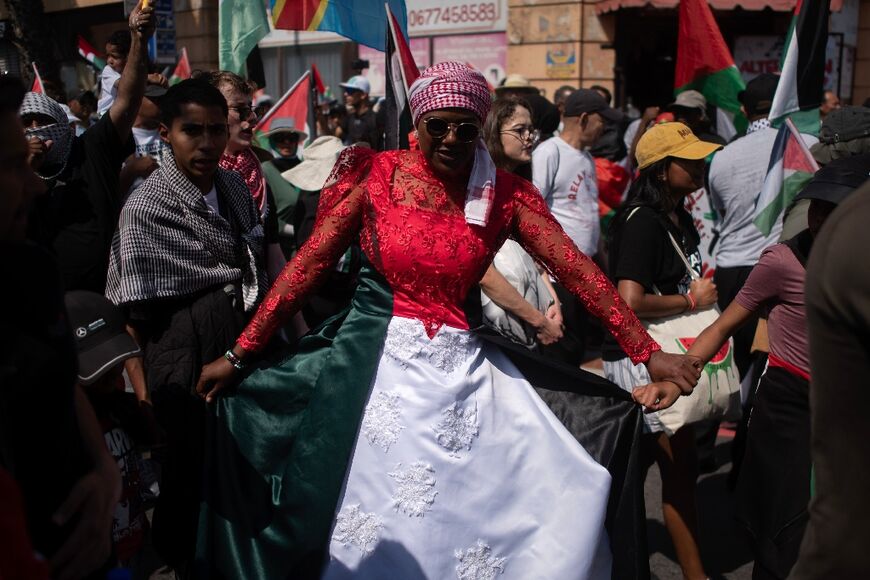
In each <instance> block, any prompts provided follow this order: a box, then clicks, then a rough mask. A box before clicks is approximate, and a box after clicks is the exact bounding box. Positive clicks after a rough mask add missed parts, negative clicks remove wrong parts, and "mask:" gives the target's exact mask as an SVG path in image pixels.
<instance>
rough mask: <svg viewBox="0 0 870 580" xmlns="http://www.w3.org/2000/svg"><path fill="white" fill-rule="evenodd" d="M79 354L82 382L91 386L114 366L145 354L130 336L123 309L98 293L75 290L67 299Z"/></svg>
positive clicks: (65, 300) (67, 294)
mask: <svg viewBox="0 0 870 580" xmlns="http://www.w3.org/2000/svg"><path fill="white" fill-rule="evenodd" d="M64 302H65V303H66V311H67V315H68V316H69V321H70V326H72V329H73V335H74V336H75V338H76V347H77V348H78V351H79V381H80V382H81V383H82V384H85V385H87V384H90V383H93V382H94V381H96V380H97V379H99V378H100V377H101V376H103V375H104V374H105V373H106V372H107V371H109V370H110V369H111V368H112V367H114V366H115V365H117V364H119V363H120V362H122V361H125V360H127V359H128V358H131V357H134V356H139V355H141V354H142V351H141V350H140V349H139V347H138V346H137V345H136V342H135V341H134V340H133V339H132V337H130V335H129V334H127V330H126V328H125V320H124V315H123V313H122V312H121V310H120V309H119V308H118V307H117V306H115V305H114V304H112V303H111V302H109V301H108V300H107V299H106V298H105V297H104V296H101V295H100V294H97V293H96V292H87V291H85V290H74V291H72V292H67V293H66V295H65V296H64Z"/></svg>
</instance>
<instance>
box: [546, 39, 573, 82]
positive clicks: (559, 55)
mask: <svg viewBox="0 0 870 580" xmlns="http://www.w3.org/2000/svg"><path fill="white" fill-rule="evenodd" d="M578 76H579V73H578V72H577V51H576V49H575V45H574V44H573V43H567V42H566V43H564V44H553V45H550V46H548V47H547V78H549V79H576V78H577V77H578Z"/></svg>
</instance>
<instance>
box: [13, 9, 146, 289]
mask: <svg viewBox="0 0 870 580" xmlns="http://www.w3.org/2000/svg"><path fill="white" fill-rule="evenodd" d="M154 24H155V17H154V11H153V8H142V7H137V8H136V9H134V10H133V11H132V12H131V14H130V19H129V28H130V35H131V37H132V41H131V45H130V52H129V54H128V55H127V59H126V62H125V65H124V72H123V74H122V75H121V78H120V80H119V81H118V95H117V97H116V98H115V100H114V102H113V104H112V106H111V108H110V109H109V110H108V113H107V114H105V115H103V117H102V118H101V119H100V120H99V121H98V122H97V123H96V124H94V125H93V126H92V127H90V128H89V129H88V130H87V131H85V132H84V134H83V135H82V136H81V137H75V136H74V135H73V132H72V130H71V129H70V125H69V121H68V119H67V115H66V114H65V113H64V112H63V110H62V109H61V108H60V105H58V103H57V102H55V101H54V100H53V99H51V98H49V97H47V96H46V95H44V94H38V93H33V92H30V93H28V94H27V96H26V97H25V99H24V104H23V105H22V107H21V120H22V122H23V123H24V127H25V131H26V135H27V137H28V139H29V141H30V147H31V156H30V164H31V166H32V167H33V168H34V170H35V171H36V172H37V174H38V175H39V176H40V177H41V178H42V179H43V180H44V181H45V182H46V185H47V186H48V191H49V195H44V196H42V197H41V198H39V199H38V200H37V202H36V206H35V208H34V216H33V220H32V225H31V228H30V238H31V239H33V240H34V241H36V242H38V243H40V244H41V245H43V246H45V247H48V248H50V249H51V250H53V252H54V254H55V256H56V257H57V261H58V264H59V266H60V269H61V273H62V276H63V282H64V286H65V289H66V290H92V291H94V292H103V290H104V289H105V287H106V270H107V268H108V262H109V249H110V246H111V241H112V234H113V233H114V229H115V225H116V224H117V222H118V216H119V215H120V212H121V191H120V187H119V183H118V176H119V174H120V171H121V165H122V163H123V162H124V159H126V158H127V156H128V155H129V154H130V153H132V152H133V139H132V128H133V123H134V122H135V119H136V112H137V111H138V110H139V106H140V105H141V103H142V98H143V96H144V94H145V84H146V77H147V73H148V47H147V44H148V38H150V36H151V35H152V34H153V32H154Z"/></svg>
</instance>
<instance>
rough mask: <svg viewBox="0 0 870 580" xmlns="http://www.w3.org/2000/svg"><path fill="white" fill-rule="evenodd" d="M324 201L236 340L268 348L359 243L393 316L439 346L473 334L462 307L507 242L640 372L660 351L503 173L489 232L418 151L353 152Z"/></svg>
mask: <svg viewBox="0 0 870 580" xmlns="http://www.w3.org/2000/svg"><path fill="white" fill-rule="evenodd" d="M331 181H334V183H332V184H331V185H329V186H328V187H327V188H325V189H324V190H323V192H322V194H321V198H320V205H319V206H318V212H317V222H316V223H315V226H314V230H313V233H312V235H311V237H310V239H309V240H308V241H307V242H306V243H305V244H304V245H303V246H302V248H301V249H300V250H299V253H298V255H297V256H296V257H295V258H294V259H293V260H291V261H290V262H289V263H288V264H287V266H286V267H285V269H284V271H283V272H282V273H281V275H280V276H279V278H278V280H277V281H276V282H275V284H274V285H273V287H272V289H271V290H270V291H269V293H268V295H267V296H266V298H265V300H264V301H263V304H262V305H261V306H260V308H259V310H258V311H257V313H256V315H255V316H254V318H253V319H252V320H251V322H250V324H248V326H247V328H245V330H244V332H243V333H242V335H241V336H240V338H239V345H240V346H241V347H242V348H244V349H245V350H247V351H257V350H260V349H261V348H262V347H263V346H265V344H266V342H267V341H268V340H269V338H270V337H271V335H272V334H273V333H274V332H275V330H276V329H277V328H278V327H279V326H281V324H283V322H284V321H286V320H287V319H288V318H289V317H290V316H291V315H292V314H293V313H295V312H296V310H298V309H299V308H300V307H301V305H302V303H303V301H304V300H305V297H306V296H307V295H308V294H309V293H310V292H311V291H312V290H314V289H315V288H316V286H317V285H318V284H319V283H320V282H321V281H322V280H323V279H324V278H325V274H327V273H328V270H329V269H330V268H332V267H334V265H335V263H336V262H337V260H338V259H339V257H340V256H341V254H342V253H343V252H344V250H345V249H346V248H347V246H348V244H349V243H350V242H351V240H352V238H353V237H354V235H355V234H356V233H359V234H360V239H361V242H362V247H363V250H364V251H365V253H366V255H367V256H368V258H369V260H370V261H371V263H372V265H373V266H374V267H375V268H376V269H377V270H378V271H379V272H380V273H381V274H382V275H383V276H384V277H385V278H386V280H387V281H388V283H389V284H390V287H391V288H392V290H393V313H394V314H395V315H396V316H402V317H407V318H416V319H418V320H420V321H421V322H422V323H423V324H424V325H425V326H426V331H427V333H428V334H429V336H434V335H435V333H436V332H437V331H438V329H439V328H440V327H441V325H443V324H446V325H448V326H453V327H456V328H468V323H467V321H466V319H465V314H464V312H463V309H462V304H463V302H464V301H465V297H466V295H467V294H468V291H469V290H470V289H471V288H472V287H473V286H475V285H476V284H477V283H478V282H479V281H480V278H481V276H482V275H483V273H484V272H485V271H486V268H487V267H488V266H489V264H490V263H491V262H492V258H493V255H494V254H495V252H496V250H497V249H498V248H499V247H500V246H501V244H502V242H503V241H504V239H505V238H506V237H507V236H508V235H512V236H513V237H514V238H515V239H516V240H517V241H518V242H520V243H521V244H522V245H523V246H524V247H525V248H526V250H527V251H528V252H529V253H530V254H531V255H532V256H536V257H537V258H538V259H539V260H541V262H542V263H543V264H544V265H545V266H546V267H547V268H548V269H549V270H550V272H551V273H552V274H553V275H554V276H555V277H556V278H557V279H558V280H560V281H561V282H562V284H563V285H564V286H565V287H566V288H568V289H569V290H570V291H571V292H572V293H573V294H574V295H575V296H577V297H578V298H579V299H580V301H581V302H582V303H583V304H584V305H585V306H586V308H587V309H588V310H589V311H590V312H591V313H592V314H594V315H595V316H598V317H599V318H601V319H602V320H603V321H604V323H605V325H606V326H607V328H608V329H609V330H610V331H611V332H612V333H613V335H614V336H615V337H616V339H617V341H618V342H619V344H620V346H622V348H623V349H624V350H625V352H626V353H627V354H628V355H629V357H631V359H632V361H633V362H635V363H640V362H646V361H647V360H648V359H649V356H650V354H652V352H653V351H655V350H659V345H658V344H656V343H655V342H654V341H653V340H652V339H651V338H650V337H649V335H648V334H647V333H646V330H644V328H643V326H642V325H641V324H640V322H639V321H638V319H637V317H636V316H635V315H634V313H633V312H632V311H631V310H630V309H629V308H628V306H627V305H626V304H625V303H624V302H623V301H622V300H621V299H620V298H619V295H618V294H617V292H616V289H615V288H614V287H613V285H612V284H611V283H610V281H609V280H608V279H607V277H606V276H605V275H604V274H603V273H602V272H601V270H599V269H598V267H597V266H596V265H595V264H594V263H593V262H592V260H590V259H589V258H588V257H586V256H585V255H584V254H582V253H581V252H580V251H579V250H578V249H577V247H576V246H575V245H574V243H573V242H572V241H571V240H570V238H568V237H567V236H566V235H565V233H564V232H563V231H562V228H561V227H560V226H559V224H558V223H557V222H556V220H555V219H554V218H553V216H552V215H551V214H550V211H549V209H547V206H546V204H545V203H544V201H543V199H542V198H541V195H540V193H538V191H537V190H536V189H535V188H534V186H532V185H531V184H530V183H529V182H527V181H525V180H523V179H520V178H518V177H515V176H513V175H511V174H509V173H505V172H501V171H500V172H499V173H498V177H497V180H496V192H495V201H494V206H493V209H492V212H491V214H490V218H489V222H488V223H487V225H486V226H485V227H480V226H475V225H470V224H468V223H467V222H466V221H465V214H464V206H463V204H464V200H465V191H464V189H460V188H455V187H450V186H448V185H446V184H445V183H443V182H442V181H441V180H439V179H438V178H437V177H436V176H435V175H434V174H433V173H432V172H431V171H430V170H429V166H428V164H427V162H426V161H425V159H423V157H422V155H421V154H420V153H419V152H416V151H389V152H385V153H379V154H375V153H373V152H372V151H371V150H365V149H361V148H358V147H353V148H350V149H348V150H346V151H345V152H344V153H343V154H342V156H341V158H340V159H339V161H338V163H337V164H336V168H335V169H334V170H333V178H332V179H331Z"/></svg>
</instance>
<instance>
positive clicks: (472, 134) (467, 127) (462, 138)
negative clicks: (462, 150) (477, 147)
mask: <svg viewBox="0 0 870 580" xmlns="http://www.w3.org/2000/svg"><path fill="white" fill-rule="evenodd" d="M423 124H424V125H426V132H427V133H429V136H430V137H432V138H433V139H443V138H444V137H447V134H448V133H449V132H450V131H453V134H454V135H456V140H457V141H459V142H460V143H472V142H474V141H475V140H476V139H477V138H478V137H480V127H478V126H477V125H475V124H474V123H450V122H448V121H445V120H444V119H442V118H441V117H429V118H428V119H423Z"/></svg>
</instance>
